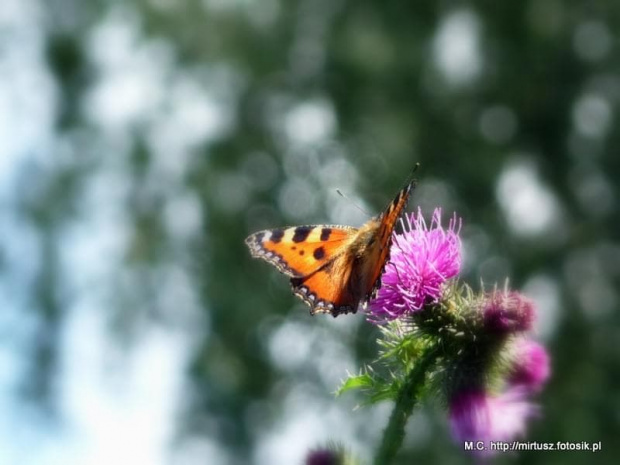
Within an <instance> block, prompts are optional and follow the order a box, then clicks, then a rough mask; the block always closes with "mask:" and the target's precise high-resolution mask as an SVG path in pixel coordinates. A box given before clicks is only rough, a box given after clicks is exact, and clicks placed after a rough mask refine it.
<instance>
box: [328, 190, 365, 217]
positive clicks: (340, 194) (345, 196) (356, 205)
mask: <svg viewBox="0 0 620 465" xmlns="http://www.w3.org/2000/svg"><path fill="white" fill-rule="evenodd" d="M336 192H338V195H339V196H340V197H342V198H343V199H347V200H348V201H349V202H351V203H352V204H353V205H354V206H355V208H357V209H358V210H359V211H361V212H362V213H363V214H364V215H367V216H372V215H371V214H370V213H368V212H367V211H366V210H364V209H363V208H362V207H360V206H359V205H358V204H356V203H355V202H354V201H353V199H351V197H348V196H347V195H345V194H343V193H342V191H341V190H340V189H336Z"/></svg>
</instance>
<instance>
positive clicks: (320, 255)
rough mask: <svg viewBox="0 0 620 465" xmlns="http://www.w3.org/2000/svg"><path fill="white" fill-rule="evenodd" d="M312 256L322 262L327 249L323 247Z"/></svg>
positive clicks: (317, 249)
mask: <svg viewBox="0 0 620 465" xmlns="http://www.w3.org/2000/svg"><path fill="white" fill-rule="evenodd" d="M312 255H313V256H314V258H315V259H316V260H321V259H322V258H323V257H325V249H324V248H323V247H317V248H316V249H314V252H313V253H312Z"/></svg>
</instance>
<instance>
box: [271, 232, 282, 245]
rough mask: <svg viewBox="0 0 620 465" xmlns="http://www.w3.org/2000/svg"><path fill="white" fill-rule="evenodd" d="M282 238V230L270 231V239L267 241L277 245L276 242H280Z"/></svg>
mask: <svg viewBox="0 0 620 465" xmlns="http://www.w3.org/2000/svg"><path fill="white" fill-rule="evenodd" d="M283 237H284V230H282V229H275V230H273V231H271V237H270V238H269V240H270V241H271V242H273V243H275V244H277V243H278V242H280V241H281V240H282V238H283Z"/></svg>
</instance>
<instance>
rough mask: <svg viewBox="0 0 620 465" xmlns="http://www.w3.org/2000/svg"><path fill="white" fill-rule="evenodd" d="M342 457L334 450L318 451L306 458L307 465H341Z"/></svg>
mask: <svg viewBox="0 0 620 465" xmlns="http://www.w3.org/2000/svg"><path fill="white" fill-rule="evenodd" d="M341 464H342V457H341V455H340V454H339V453H338V452H337V451H334V450H330V449H317V450H313V451H310V452H309V453H308V455H307V456H306V461H305V465H341Z"/></svg>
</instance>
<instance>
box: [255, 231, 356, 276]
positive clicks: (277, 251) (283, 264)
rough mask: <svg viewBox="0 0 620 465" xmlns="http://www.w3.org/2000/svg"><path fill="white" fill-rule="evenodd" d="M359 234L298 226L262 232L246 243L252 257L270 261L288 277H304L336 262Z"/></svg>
mask: <svg viewBox="0 0 620 465" xmlns="http://www.w3.org/2000/svg"><path fill="white" fill-rule="evenodd" d="M355 231H356V229H355V228H350V227H348V226H332V225H320V226H294V227H290V228H281V229H268V230H265V231H259V232H257V233H254V234H252V235H251V236H250V237H248V238H247V239H246V240H245V243H246V244H247V245H248V247H249V248H250V252H251V254H252V256H254V257H257V258H262V259H263V260H266V261H268V262H269V263H271V264H272V265H274V266H275V267H276V268H278V270H280V272H282V273H284V274H286V275H288V276H291V277H303V276H308V275H310V274H312V273H313V272H314V271H316V270H318V269H319V268H321V266H323V265H324V264H325V263H327V262H328V261H329V260H330V259H333V257H334V256H336V255H337V254H338V253H339V251H340V250H341V249H343V248H344V247H346V245H347V244H348V243H349V241H350V240H351V237H352V236H354V235H355Z"/></svg>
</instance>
